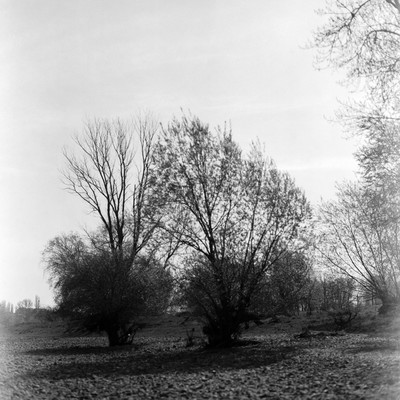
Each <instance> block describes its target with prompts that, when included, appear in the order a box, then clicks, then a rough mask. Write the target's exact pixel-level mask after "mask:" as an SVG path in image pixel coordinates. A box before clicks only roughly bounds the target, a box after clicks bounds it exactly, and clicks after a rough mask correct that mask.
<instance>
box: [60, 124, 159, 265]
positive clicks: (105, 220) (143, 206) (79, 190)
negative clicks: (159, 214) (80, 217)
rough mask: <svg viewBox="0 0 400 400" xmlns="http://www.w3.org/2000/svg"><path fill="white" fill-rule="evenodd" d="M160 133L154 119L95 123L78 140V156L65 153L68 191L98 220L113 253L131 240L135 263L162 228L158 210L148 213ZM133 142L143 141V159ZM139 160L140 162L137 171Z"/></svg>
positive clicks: (65, 173)
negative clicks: (156, 143) (153, 157)
mask: <svg viewBox="0 0 400 400" xmlns="http://www.w3.org/2000/svg"><path fill="white" fill-rule="evenodd" d="M157 130H158V126H157V125H156V124H155V123H154V122H153V121H152V120H151V119H150V118H139V119H138V120H136V121H135V122H133V123H127V122H123V121H121V120H115V121H112V122H110V121H107V120H103V121H102V120H94V121H93V122H88V123H87V124H86V126H85V130H84V134H83V136H82V137H79V136H78V137H76V138H75V142H76V144H77V146H78V151H79V153H80V155H79V157H77V156H76V155H74V154H70V153H68V152H67V151H65V152H64V154H65V158H66V161H67V168H66V170H65V171H64V177H65V185H66V188H67V189H68V190H69V191H70V192H72V193H74V194H77V195H78V196H79V197H80V198H81V199H82V200H83V201H85V202H86V203H87V204H88V205H89V207H90V208H91V210H92V211H93V212H95V213H96V214H97V215H98V216H99V218H100V221H101V224H102V226H103V228H104V229H105V231H106V233H107V243H108V245H109V247H110V249H111V251H113V252H117V251H122V250H123V249H124V244H125V243H126V242H128V241H129V242H130V243H131V246H130V249H129V251H130V256H131V257H132V258H133V257H134V256H135V255H136V254H137V253H138V252H139V251H140V250H141V249H142V248H143V247H144V246H145V245H146V243H147V242H148V241H149V239H150V237H151V234H152V232H153V231H154V229H155V227H156V226H157V223H156V222H157V221H156V220H155V219H154V218H153V217H154V214H155V213H154V212H153V211H154V210H149V206H151V204H149V203H150V201H149V192H150V163H151V157H152V150H153V149H152V144H153V142H154V138H155V136H156V134H157ZM134 138H138V141H139V143H138V150H139V152H138V154H135V149H134V143H133V140H134ZM135 156H136V158H137V159H138V162H137V163H136V170H135V171H132V169H133V166H134V161H135ZM134 172H135V175H134V174H133V173H134ZM132 181H133V184H132Z"/></svg>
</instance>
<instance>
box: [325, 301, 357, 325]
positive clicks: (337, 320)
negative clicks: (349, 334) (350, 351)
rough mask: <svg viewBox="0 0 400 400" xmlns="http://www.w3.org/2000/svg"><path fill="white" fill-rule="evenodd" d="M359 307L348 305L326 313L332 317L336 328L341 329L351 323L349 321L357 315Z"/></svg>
mask: <svg viewBox="0 0 400 400" xmlns="http://www.w3.org/2000/svg"><path fill="white" fill-rule="evenodd" d="M358 312H359V309H358V307H354V306H351V305H350V306H349V307H348V308H345V309H338V310H334V311H331V312H329V313H328V315H329V316H330V317H331V318H332V319H333V322H334V324H335V327H336V330H337V331H340V330H343V329H345V328H347V327H349V326H350V325H351V321H353V320H354V319H355V318H356V317H357V315H358Z"/></svg>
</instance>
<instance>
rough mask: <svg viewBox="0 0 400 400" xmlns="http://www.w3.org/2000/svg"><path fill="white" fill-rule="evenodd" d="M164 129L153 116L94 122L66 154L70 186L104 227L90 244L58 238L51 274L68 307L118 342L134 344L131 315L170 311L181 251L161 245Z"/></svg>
mask: <svg viewBox="0 0 400 400" xmlns="http://www.w3.org/2000/svg"><path fill="white" fill-rule="evenodd" d="M157 131H158V126H157V124H156V123H155V122H154V121H153V120H152V119H151V118H150V117H149V116H147V117H144V118H141V117H140V118H138V119H137V120H135V121H133V122H124V121H121V120H114V121H108V120H94V121H89V122H88V123H87V124H86V126H85V129H84V132H83V134H82V135H81V136H77V137H76V138H75V142H76V145H77V151H78V152H77V154H74V153H70V152H67V151H65V153H64V154H65V158H66V169H65V171H64V173H63V174H64V179H65V181H64V183H65V186H66V188H67V189H68V190H69V191H70V192H71V193H73V194H75V195H77V196H79V197H80V198H81V199H82V200H83V201H84V202H85V203H86V204H87V205H88V206H89V207H90V211H92V212H93V213H95V215H97V217H98V218H99V221H100V227H99V229H98V232H96V234H95V235H91V236H90V243H85V242H84V241H83V240H82V238H80V237H79V236H76V235H70V236H60V237H58V238H55V239H53V240H52V241H50V243H49V245H48V247H47V249H46V251H45V258H46V263H47V270H48V272H49V273H50V276H51V279H52V282H53V285H54V287H55V290H56V295H57V302H58V303H59V305H60V307H61V308H62V310H64V311H65V312H67V313H69V314H71V313H72V314H76V315H78V316H79V317H80V318H81V319H82V321H83V322H84V324H85V325H86V326H87V327H88V328H91V329H92V328H93V329H101V330H104V331H106V332H107V334H108V337H109V342H110V345H115V344H125V343H127V340H128V337H129V326H130V323H131V322H132V321H131V318H132V317H133V316H134V315H137V313H138V312H144V311H146V312H147V311H150V310H151V309H154V308H157V309H159V308H162V307H163V306H164V305H165V302H166V297H168V296H169V291H170V287H171V282H170V281H171V277H170V275H169V273H168V272H167V271H166V268H167V267H168V260H169V258H170V257H171V252H173V251H174V250H175V249H176V246H172V250H171V249H168V250H169V251H168V252H167V253H166V256H167V257H164V255H165V254H164V253H165V252H164V251H163V246H158V247H157V245H156V244H155V243H156V241H155V238H156V232H157V229H159V223H160V218H161V217H160V209H159V207H158V205H157V198H156V196H154V177H153V176H152V172H153V171H152V168H151V164H152V159H153V157H152V155H153V144H154V140H155V137H156V135H157ZM163 257H164V262H162V266H161V264H160V263H161V261H162V259H163ZM164 269H165V270H164ZM156 288H157V290H158V292H159V293H157V294H154V291H155V290H156Z"/></svg>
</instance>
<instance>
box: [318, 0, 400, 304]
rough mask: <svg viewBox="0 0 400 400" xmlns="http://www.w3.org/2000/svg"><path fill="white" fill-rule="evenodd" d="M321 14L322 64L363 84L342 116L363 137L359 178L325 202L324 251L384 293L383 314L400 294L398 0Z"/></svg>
mask: <svg viewBox="0 0 400 400" xmlns="http://www.w3.org/2000/svg"><path fill="white" fill-rule="evenodd" d="M322 13H323V14H327V15H328V19H327V22H326V24H325V25H323V26H322V27H321V28H320V29H319V30H318V32H317V33H316V35H315V41H314V44H315V46H316V47H317V48H318V52H319V54H318V61H319V65H323V64H325V65H328V66H333V67H335V68H338V69H340V70H343V71H345V72H346V73H347V78H348V79H347V82H348V83H349V84H353V87H357V88H358V89H359V90H358V94H357V97H358V101H357V102H353V103H352V104H351V105H347V106H345V110H344V112H343V114H342V116H341V117H342V121H344V122H345V124H346V125H347V126H348V127H349V128H350V130H351V133H353V134H354V133H355V134H359V135H360V137H361V138H362V139H363V143H362V145H361V147H360V148H359V150H358V151H357V153H356V158H357V160H358V163H359V166H360V176H361V179H360V182H359V183H358V184H357V185H353V186H352V185H347V186H344V187H342V188H340V191H339V196H338V200H337V202H334V203H330V204H325V205H324V206H323V207H322V219H323V221H324V224H325V225H326V227H327V231H328V232H325V233H326V239H327V241H328V242H329V240H332V244H331V248H330V249H329V245H327V246H326V248H325V251H324V255H325V256H326V257H325V258H326V259H327V260H328V262H329V263H330V264H331V265H334V266H336V267H337V268H339V269H340V270H342V271H343V272H344V273H346V274H347V275H348V276H350V277H352V278H353V279H355V280H356V281H357V282H358V283H359V284H360V285H361V286H362V287H363V289H364V291H366V292H369V293H370V295H371V297H378V298H380V299H381V300H382V302H383V308H382V311H385V310H388V309H390V308H391V304H393V303H396V302H398V301H399V298H400V294H399V279H400V278H399V272H400V271H399V256H398V255H399V236H398V231H399V222H400V191H399V187H400V186H399V184H400V163H399V159H400V158H399V156H400V142H399V138H400V135H399V128H400V127H399V121H400V115H399V110H400V108H399V105H400V104H399V98H400V96H399V95H400V80H399V76H400V75H399V72H400V70H399V68H400V63H399V60H400V3H399V2H398V0H366V1H365V0H363V1H361V0H346V1H339V0H333V1H330V2H327V5H326V7H325V9H324V11H323V12H322ZM361 94H362V96H361Z"/></svg>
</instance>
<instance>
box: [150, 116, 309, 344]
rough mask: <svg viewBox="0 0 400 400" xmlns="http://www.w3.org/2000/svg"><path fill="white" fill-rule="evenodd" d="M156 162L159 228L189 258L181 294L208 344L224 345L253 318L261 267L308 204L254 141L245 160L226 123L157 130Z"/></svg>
mask: <svg viewBox="0 0 400 400" xmlns="http://www.w3.org/2000/svg"><path fill="white" fill-rule="evenodd" d="M155 162H156V170H157V171H159V175H158V188H159V189H158V190H159V194H160V196H162V197H163V198H164V199H166V204H168V205H169V209H168V213H166V215H165V217H164V220H163V227H164V229H165V230H166V231H167V232H169V233H170V234H172V235H173V236H174V237H175V238H179V240H180V241H181V243H182V244H183V245H185V246H186V247H187V248H188V251H189V255H190V256H189V257H188V259H187V260H186V265H185V266H186V268H185V272H184V274H183V276H184V278H183V290H184V292H185V295H186V298H187V299H188V301H189V303H190V304H191V305H192V306H193V307H194V308H195V309H196V311H197V313H198V314H200V315H201V316H202V317H203V319H204V321H205V326H204V332H205V333H206V335H207V336H208V340H209V342H210V344H212V345H216V344H223V345H226V344H230V343H231V342H232V340H234V339H235V338H236V337H237V335H238V333H239V330H240V324H241V323H243V322H245V321H246V320H248V319H249V318H252V317H251V316H250V315H249V310H250V309H251V306H252V302H253V300H254V296H255V294H256V293H257V291H258V290H259V287H260V281H261V280H262V277H263V276H264V274H265V272H266V271H267V270H268V268H270V267H271V265H273V264H274V263H275V262H277V261H278V260H279V259H280V257H282V256H283V254H285V252H286V249H287V247H288V246H289V245H291V244H292V243H293V242H294V241H295V240H296V238H297V236H298V233H299V230H300V229H301V225H302V222H303V221H304V220H305V218H306V217H307V216H308V213H309V206H308V203H307V201H306V199H305V197H304V195H303V193H302V192H301V191H300V190H299V189H298V188H297V187H296V186H295V184H294V182H293V180H292V179H291V178H290V177H289V176H288V175H287V174H284V173H282V172H280V171H278V170H277V168H276V167H275V165H274V163H273V162H272V161H270V160H268V159H267V158H266V157H265V156H264V155H263V153H262V151H260V149H259V146H258V145H257V144H254V145H253V146H252V149H251V152H250V154H249V156H248V157H247V158H244V157H243V156H242V154H241V150H240V149H239V147H238V145H237V144H236V143H235V142H234V141H233V139H232V135H231V132H230V131H228V130H227V129H226V127H225V128H224V129H219V130H218V131H217V132H216V133H212V132H211V131H210V129H209V128H208V126H207V125H204V124H203V123H202V122H201V121H200V120H199V119H198V118H195V117H193V118H188V117H186V116H183V118H182V120H181V121H178V120H174V121H173V122H172V123H171V124H170V125H169V126H168V127H167V128H166V129H164V131H163V135H162V137H161V139H160V141H159V142H158V144H157V148H156V151H155ZM190 249H191V250H192V252H190ZM254 319H256V318H255V317H254Z"/></svg>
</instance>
